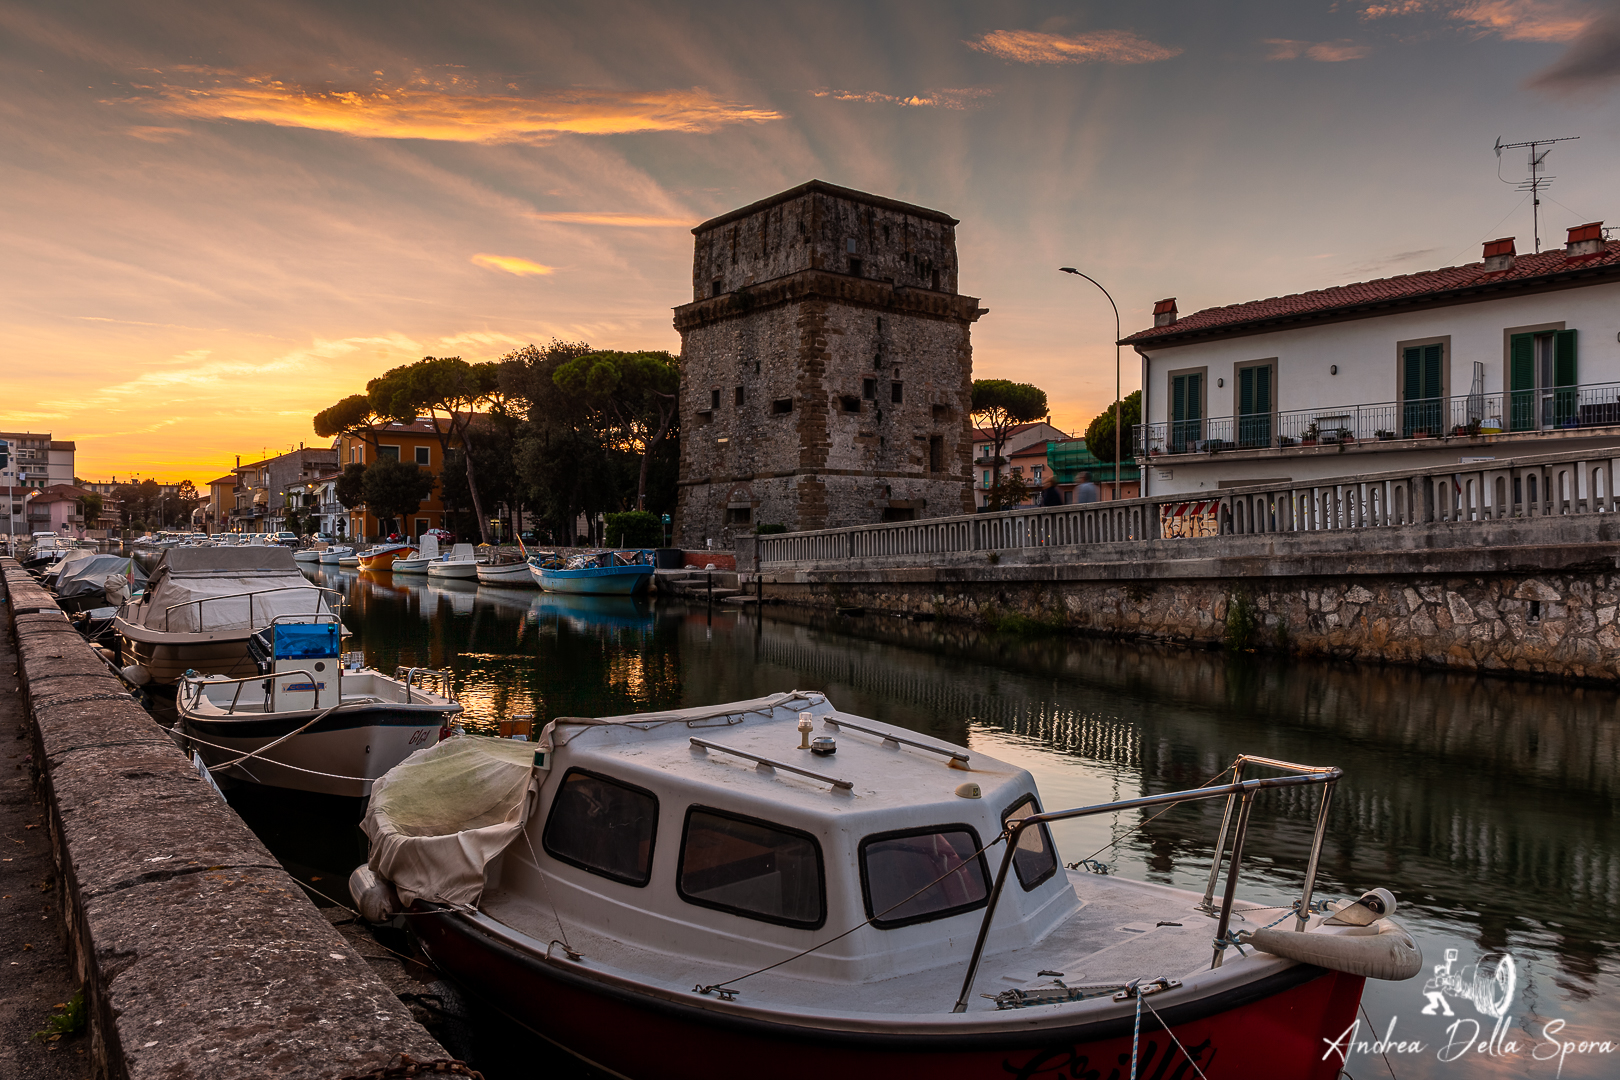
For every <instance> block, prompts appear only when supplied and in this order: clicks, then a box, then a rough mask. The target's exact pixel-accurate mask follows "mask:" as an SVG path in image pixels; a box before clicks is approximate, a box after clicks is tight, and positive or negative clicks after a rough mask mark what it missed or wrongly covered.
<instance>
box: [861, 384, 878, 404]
mask: <svg viewBox="0 0 1620 1080" xmlns="http://www.w3.org/2000/svg"><path fill="white" fill-rule="evenodd" d="M861 397H863V398H865V399H866V400H867V401H876V400H877V380H876V379H862V380H861Z"/></svg>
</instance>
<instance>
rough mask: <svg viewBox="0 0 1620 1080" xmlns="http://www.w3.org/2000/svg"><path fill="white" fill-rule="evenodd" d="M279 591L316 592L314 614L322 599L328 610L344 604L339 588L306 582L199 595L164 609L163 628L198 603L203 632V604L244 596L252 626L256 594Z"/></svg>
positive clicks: (200, 628)
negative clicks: (176, 616)
mask: <svg viewBox="0 0 1620 1080" xmlns="http://www.w3.org/2000/svg"><path fill="white" fill-rule="evenodd" d="M278 592H313V593H315V594H316V599H315V611H314V612H313V613H312V614H320V613H321V610H320V607H321V601H322V600H325V601H326V606H327V610H328V612H335V611H337V610H338V609H339V608H341V607H342V606H343V594H342V593H341V592H339V591H338V590H336V589H327V588H323V587H322V586H319V585H308V584H305V585H282V586H279V587H277V588H274V589H255V590H253V591H251V592H239V593H226V594H224V595H221V596H204V597H199V598H198V599H196V600H187V601H185V602H184V603H179V604H170V605H169V606H168V607H166V608H164V609H163V630H164V632H165V633H167V632H168V631H169V620H170V619H171V618H172V617H173V616H174V613H175V612H176V611H179V610H180V609H181V608H188V607H191V606H192V605H196V607H197V625H196V627H195V629H196V632H197V633H201V632H202V631H203V605H204V604H212V603H216V602H218V601H220V600H240V599H242V598H243V597H247V602H248V618H247V622H248V625H249V626H252V625H253V621H254V620H253V598H254V597H256V596H268V595H270V594H271V593H278Z"/></svg>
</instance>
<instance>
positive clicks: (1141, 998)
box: [1131, 994, 1395, 1080]
mask: <svg viewBox="0 0 1620 1080" xmlns="http://www.w3.org/2000/svg"><path fill="white" fill-rule="evenodd" d="M1136 1004H1137V1017H1138V1022H1139V1023H1140V1018H1141V1006H1143V1005H1146V1006H1147V1011H1148V1012H1150V1013H1152V1014H1153V1019H1155V1020H1157V1021H1158V1022H1159V1026H1160V1027H1162V1028H1164V1033H1165V1034H1166V1035H1168V1036H1170V1041H1171V1042H1173V1043H1175V1044H1176V1049H1177V1050H1180V1051H1181V1056H1182V1057H1184V1058H1186V1059H1187V1064H1188V1065H1191V1066H1192V1071H1193V1072H1195V1073H1197V1074H1198V1080H1209V1077H1207V1076H1205V1075H1204V1070H1203V1069H1200V1068H1199V1067H1198V1062H1196V1061H1194V1060H1193V1057H1192V1055H1191V1054H1189V1053H1187V1048H1186V1047H1185V1046H1182V1045H1181V1040H1180V1039H1178V1038H1176V1033H1175V1032H1174V1031H1171V1030H1170V1025H1169V1024H1167V1023H1165V1020H1164V1017H1162V1016H1160V1015H1159V1010H1157V1009H1155V1008H1154V1007H1153V1003H1152V1002H1150V1001H1148V1000H1147V995H1145V994H1138V995H1137V996H1136ZM1368 1023H1371V1021H1368ZM1131 1057H1132V1059H1133V1061H1134V1059H1135V1057H1136V1047H1135V1046H1134V1045H1133V1046H1132V1047H1131ZM1385 1063H1386V1064H1387V1063H1388V1062H1387V1060H1386V1062H1385ZM1133 1068H1134V1065H1133ZM1390 1075H1391V1076H1393V1075H1395V1074H1394V1073H1393V1072H1391V1073H1390Z"/></svg>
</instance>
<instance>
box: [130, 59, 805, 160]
mask: <svg viewBox="0 0 1620 1080" xmlns="http://www.w3.org/2000/svg"><path fill="white" fill-rule="evenodd" d="M188 74H189V75H190V76H191V78H190V79H189V80H188V81H185V82H181V81H174V82H168V81H165V82H160V83H157V84H155V85H150V86H145V87H142V88H141V89H142V90H144V91H145V93H144V94H143V95H140V96H136V97H133V98H129V99H126V100H128V101H130V102H131V103H134V104H137V105H142V106H145V107H146V108H149V109H152V110H154V111H157V112H162V113H167V114H169V115H171V116H179V117H185V118H187V119H194V120H242V121H247V122H250V123H261V124H273V125H275V126H277V127H293V128H308V129H311V130H315V131H333V132H340V133H342V134H345V135H354V136H358V137H360V138H368V139H433V140H439V141H444V142H472V143H514V142H516V143H544V142H548V141H550V140H551V139H553V138H555V137H556V136H558V135H563V134H575V135H617V134H625V133H629V132H638V131H679V132H710V131H716V130H718V129H720V128H722V127H725V126H727V125H731V124H753V123H764V122H767V121H771V120H778V119H781V116H782V114H781V113H778V112H775V111H772V110H770V109H759V108H753V107H751V106H747V105H742V104H738V103H737V102H732V101H725V100H723V99H721V98H718V97H716V96H714V95H713V94H711V93H709V91H707V90H704V89H703V88H701V87H693V88H692V89H690V90H646V91H632V90H552V91H546V92H543V93H539V94H534V95H529V96H522V97H520V96H516V95H511V94H486V93H480V92H478V91H476V90H459V89H456V88H454V87H452V88H449V89H446V88H441V87H438V86H432V85H428V86H386V87H385V86H381V85H374V86H372V87H369V88H366V89H349V90H339V89H321V88H311V87H304V86H299V85H296V84H294V83H289V82H284V81H282V80H280V79H273V78H267V77H259V76H253V75H242V74H238V73H234V72H228V71H213V70H208V71H192V72H190V73H188ZM142 130H150V129H142Z"/></svg>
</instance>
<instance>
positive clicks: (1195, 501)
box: [758, 449, 1620, 568]
mask: <svg viewBox="0 0 1620 1080" xmlns="http://www.w3.org/2000/svg"><path fill="white" fill-rule="evenodd" d="M1617 467H1620V451H1616V450H1614V449H1608V450H1593V451H1586V452H1583V453H1579V454H1552V455H1540V456H1537V457H1525V458H1518V459H1503V460H1501V461H1489V462H1476V463H1471V464H1468V465H1444V466H1438V467H1432V468H1428V469H1419V470H1412V471H1399V472H1386V473H1369V474H1366V475H1362V476H1348V477H1340V478H1335V479H1324V480H1315V481H1310V480H1302V481H1298V482H1291V483H1286V484H1262V485H1255V486H1254V487H1247V488H1229V489H1226V490H1222V491H1216V492H1210V493H1209V494H1208V495H1207V496H1200V495H1193V494H1187V493H1180V494H1173V495H1155V496H1149V497H1147V498H1141V499H1124V500H1121V501H1119V502H1094V503H1083V504H1079V505H1065V506H1051V507H1036V508H1031V509H1024V510H1007V511H1001V512H993V513H982V514H973V515H964V516H960V517H948V518H933V519H924V520H921V521H903V522H890V523H887V524H879V525H862V526H855V527H851V528H843V529H824V530H819V531H816V532H800V533H779V534H775V535H771V536H761V537H760V538H759V540H758V545H759V546H758V551H759V562H760V566H761V567H762V568H769V567H770V566H784V565H794V564H801V565H802V564H810V563H847V562H849V561H851V560H858V559H883V558H894V557H923V558H926V557H928V556H934V555H950V554H958V553H963V552H973V551H998V550H1007V549H1016V548H1038V547H1067V546H1079V545H1098V544H1122V543H1123V544H1134V543H1144V542H1147V541H1150V540H1173V539H1182V538H1191V537H1200V536H1220V535H1243V534H1251V533H1299V532H1329V531H1339V530H1348V529H1371V528H1398V527H1402V526H1415V525H1426V524H1432V523H1436V522H1485V521H1499V520H1504V519H1508V518H1532V517H1550V516H1561V515H1570V514H1607V513H1615V512H1616V510H1617V508H1620V488H1617V486H1616V483H1615V470H1616V468H1617Z"/></svg>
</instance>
